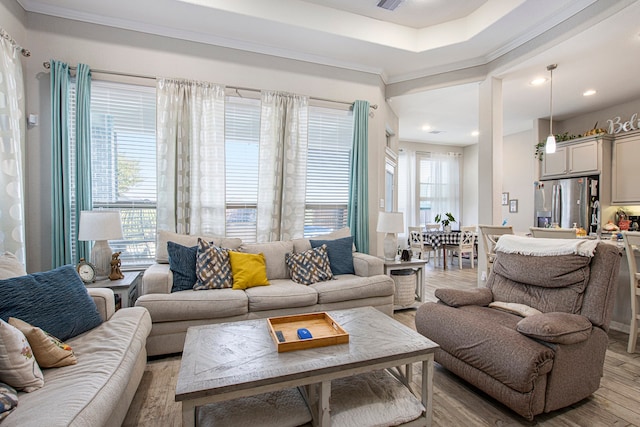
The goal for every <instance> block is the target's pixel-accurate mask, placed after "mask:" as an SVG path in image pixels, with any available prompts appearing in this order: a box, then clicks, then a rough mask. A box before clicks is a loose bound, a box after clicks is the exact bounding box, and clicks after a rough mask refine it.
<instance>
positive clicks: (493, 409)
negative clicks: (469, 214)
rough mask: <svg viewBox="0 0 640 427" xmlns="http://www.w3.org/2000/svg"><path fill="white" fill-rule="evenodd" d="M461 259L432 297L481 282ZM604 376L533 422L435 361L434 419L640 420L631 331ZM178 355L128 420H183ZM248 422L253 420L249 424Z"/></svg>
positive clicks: (639, 372) (149, 383) (153, 365)
mask: <svg viewBox="0 0 640 427" xmlns="http://www.w3.org/2000/svg"><path fill="white" fill-rule="evenodd" d="M455 262H456V264H454V265H453V266H447V270H446V271H444V270H443V269H442V266H441V265H440V266H434V265H433V260H432V261H431V262H429V263H428V264H427V268H426V280H427V298H428V299H433V291H434V290H435V289H436V288H439V287H451V288H460V289H464V288H470V287H475V286H476V273H477V267H476V269H474V270H472V269H471V268H470V265H469V262H468V260H465V261H464V264H463V267H464V268H463V270H462V271H461V270H459V269H458V266H457V260H455ZM395 318H396V319H397V320H398V321H400V322H402V323H404V324H405V325H407V326H409V327H411V328H413V329H415V324H414V319H415V310H405V311H398V312H396V313H395ZM609 338H610V340H609V349H608V351H607V355H606V359H605V366H604V377H603V378H602V381H601V385H600V389H599V390H598V391H596V392H595V393H594V394H593V395H592V396H591V397H589V398H587V399H585V400H583V401H582V402H580V403H578V404H576V405H573V406H572V407H570V408H565V409H562V410H559V411H555V412H553V413H550V414H543V415H539V416H538V417H536V419H535V420H534V421H533V422H528V421H526V420H525V419H524V418H522V417H520V416H519V415H517V414H515V413H513V412H511V411H510V410H509V409H508V408H506V407H505V406H503V405H502V404H501V403H499V402H497V401H495V400H493V399H492V398H490V397H489V396H487V395H485V394H484V393H482V392H481V391H479V390H477V389H475V388H474V387H472V386H470V385H468V384H467V383H465V382H463V381H462V380H460V379H458V378H457V377H455V376H454V375H453V374H450V373H449V372H448V371H446V370H445V369H444V368H442V367H440V365H438V364H437V363H436V365H435V376H434V397H433V408H434V411H433V424H434V425H435V426H538V425H539V426H563V427H566V426H581V427H582V426H589V427H591V426H640V353H639V352H638V351H636V353H634V354H631V355H630V354H628V353H627V352H626V346H627V338H628V335H626V334H623V333H620V332H615V331H612V332H610V334H609ZM179 364H180V357H179V356H170V357H165V358H161V359H156V360H151V361H149V362H148V363H147V368H146V370H145V373H144V376H143V378H142V382H141V384H140V387H139V388H138V391H137V393H136V395H135V398H134V400H133V403H132V404H131V407H130V409H129V412H128V413H127V417H126V419H125V422H124V425H125V426H149V427H159V426H162V427H164V426H180V425H181V412H180V411H181V407H180V404H178V403H176V402H174V393H175V386H176V379H177V375H178V369H179ZM415 366H416V369H414V385H415V389H416V390H418V391H419V390H420V387H419V381H420V378H421V377H420V375H421V373H420V369H419V365H415ZM244 427H249V426H244Z"/></svg>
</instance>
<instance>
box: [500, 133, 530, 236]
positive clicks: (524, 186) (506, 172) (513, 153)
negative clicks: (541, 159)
mask: <svg viewBox="0 0 640 427" xmlns="http://www.w3.org/2000/svg"><path fill="white" fill-rule="evenodd" d="M534 146H535V142H534V136H533V131H526V132H520V133H516V134H513V135H508V136H505V137H504V144H503V146H502V149H503V166H502V168H503V169H502V173H503V180H502V191H503V192H508V193H509V199H517V200H518V212H517V213H510V212H509V206H502V219H503V220H505V219H506V220H507V225H511V226H513V231H514V232H516V233H528V232H529V227H531V226H532V225H533V209H534V203H533V183H534V181H535V180H536V176H537V167H538V165H537V162H538V160H537V159H536V158H535V157H534V152H535V149H534Z"/></svg>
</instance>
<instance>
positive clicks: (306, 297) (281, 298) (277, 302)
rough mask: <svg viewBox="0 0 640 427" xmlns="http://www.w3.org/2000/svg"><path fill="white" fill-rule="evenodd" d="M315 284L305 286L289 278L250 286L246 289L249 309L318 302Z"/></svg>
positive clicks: (299, 305) (303, 305)
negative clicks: (269, 283)
mask: <svg viewBox="0 0 640 427" xmlns="http://www.w3.org/2000/svg"><path fill="white" fill-rule="evenodd" d="M312 286H314V285H311V286H305V285H301V284H299V283H295V282H293V281H292V280H288V279H277V280H272V281H271V286H261V287H258V288H250V289H247V290H246V291H245V293H246V294H247V298H248V299H249V311H250V312H256V311H266V310H278V309H284V308H293V307H307V306H311V305H314V304H316V303H317V302H318V294H317V292H316V291H315V289H313V287H312Z"/></svg>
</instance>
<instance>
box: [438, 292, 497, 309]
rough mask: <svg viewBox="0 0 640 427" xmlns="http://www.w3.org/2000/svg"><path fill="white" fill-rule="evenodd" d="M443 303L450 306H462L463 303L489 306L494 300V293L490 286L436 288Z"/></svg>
mask: <svg viewBox="0 0 640 427" xmlns="http://www.w3.org/2000/svg"><path fill="white" fill-rule="evenodd" d="M434 295H435V297H436V298H438V299H439V300H440V301H441V302H442V303H443V304H446V305H448V306H450V307H461V306H463V305H480V306H487V305H489V303H491V302H492V301H493V293H492V292H491V289H488V288H475V289H468V290H467V289H465V290H463V289H446V288H440V289H436V290H435V292H434Z"/></svg>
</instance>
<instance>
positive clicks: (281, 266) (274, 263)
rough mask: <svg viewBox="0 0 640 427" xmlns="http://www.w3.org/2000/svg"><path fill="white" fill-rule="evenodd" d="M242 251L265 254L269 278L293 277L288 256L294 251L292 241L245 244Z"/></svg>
mask: <svg viewBox="0 0 640 427" xmlns="http://www.w3.org/2000/svg"><path fill="white" fill-rule="evenodd" d="M241 251H242V252H245V253H248V254H259V253H262V254H264V257H265V259H266V261H267V278H268V279H269V280H273V279H290V278H291V276H290V275H289V268H288V267H287V263H286V256H287V254H288V253H291V252H293V242H292V241H290V240H287V241H282V242H269V243H250V244H244V245H242V248H241Z"/></svg>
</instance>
